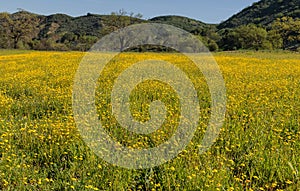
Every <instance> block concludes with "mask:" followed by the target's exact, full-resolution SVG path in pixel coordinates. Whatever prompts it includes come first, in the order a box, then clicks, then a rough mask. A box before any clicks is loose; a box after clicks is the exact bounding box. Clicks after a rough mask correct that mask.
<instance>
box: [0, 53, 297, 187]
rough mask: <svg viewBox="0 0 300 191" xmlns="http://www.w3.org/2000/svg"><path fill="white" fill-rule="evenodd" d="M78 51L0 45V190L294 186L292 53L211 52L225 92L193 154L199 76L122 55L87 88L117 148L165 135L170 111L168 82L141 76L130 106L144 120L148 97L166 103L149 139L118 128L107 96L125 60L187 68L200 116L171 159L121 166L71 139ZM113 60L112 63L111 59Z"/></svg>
mask: <svg viewBox="0 0 300 191" xmlns="http://www.w3.org/2000/svg"><path fill="white" fill-rule="evenodd" d="M83 56H84V53H80V52H35V51H6V50H5V51H4V50H3V51H0V190H220V191H221V190H249V191H251V190H269V191H275V190H278V191H279V190H299V189H300V180H299V177H300V175H299V171H300V157H299V156H300V129H299V126H300V55H299V54H296V53H286V52H277V53H274V52H273V53H270V52H228V53H215V54H214V57H215V59H216V61H217V63H218V64H219V66H220V69H221V71H222V73H223V76H224V80H225V84H226V89H227V112H226V119H225V123H224V126H223V128H222V129H221V133H220V135H219V137H218V139H217V140H216V142H215V144H214V145H213V147H211V148H210V149H209V150H208V151H207V152H205V153H203V154H199V152H198V149H199V147H200V143H201V138H202V136H203V133H204V132H205V128H206V124H207V122H208V119H209V113H210V95H209V92H208V88H207V85H206V83H205V79H204V78H203V76H202V75H201V72H200V71H198V70H197V68H196V67H195V66H193V65H192V64H191V63H189V62H188V61H186V60H185V59H183V58H181V57H178V55H175V54H157V53H146V54H141V53H124V54H121V55H120V56H118V57H117V58H116V60H114V61H113V62H112V64H111V65H110V66H109V67H107V68H106V69H105V70H104V71H103V76H102V77H101V79H99V83H98V85H99V86H98V88H97V90H96V103H97V111H98V115H99V119H100V120H101V122H102V124H103V127H104V128H106V130H107V132H109V134H110V135H111V136H112V137H113V138H114V140H116V141H119V142H120V143H122V144H123V145H126V146H127V147H131V148H136V149H138V148H149V147H154V146H156V145H159V144H161V143H163V142H164V141H165V140H167V139H168V138H170V136H171V135H172V133H173V132H174V127H176V125H177V124H178V117H179V115H180V107H179V104H180V103H179V100H178V97H177V96H176V92H174V91H173V90H172V88H171V87H170V86H168V85H167V84H164V83H162V82H159V81H146V82H143V83H141V84H140V85H138V86H137V87H136V88H135V89H134V90H133V92H132V93H131V98H130V100H131V103H132V104H131V110H132V114H133V116H134V117H135V118H136V119H137V120H140V121H146V120H148V119H149V118H150V115H149V113H148V112H147V111H148V108H149V103H150V102H151V101H153V100H157V99H160V100H162V101H163V102H164V103H165V105H166V108H167V117H166V120H165V123H164V124H163V126H162V127H161V128H160V129H159V130H158V131H156V132H154V133H152V134H150V135H147V136H145V135H138V134H133V133H130V132H127V131H126V130H124V129H123V128H122V127H120V126H119V125H118V123H117V121H116V119H115V118H114V116H113V115H112V112H111V105H110V101H109V100H110V95H109V92H110V91H111V89H112V86H113V83H114V79H115V78H116V77H117V76H118V75H119V74H120V73H121V72H122V70H124V69H125V68H126V67H128V66H129V65H130V64H132V63H134V62H136V61H138V60H140V59H141V58H142V59H147V58H151V57H155V58H157V57H160V58H161V59H164V60H167V61H169V62H171V63H173V64H174V65H176V66H178V67H179V68H181V69H182V70H183V71H184V72H185V73H187V74H188V76H189V77H190V79H192V82H193V83H194V85H195V88H196V90H197V92H198V95H199V103H200V108H201V112H200V114H199V116H200V117H201V121H200V123H199V125H198V128H197V131H196V133H195V135H194V137H193V139H192V141H191V142H190V144H189V145H188V146H187V147H186V149H185V150H183V151H182V152H181V153H180V154H179V155H178V156H177V157H176V158H175V159H173V160H171V161H169V162H167V163H165V164H163V165H161V166H157V167H154V168H151V169H140V170H129V169H125V168H121V167H118V166H116V165H112V164H109V163H107V162H105V161H104V160H102V159H101V158H99V157H97V155H95V154H94V153H93V152H92V151H91V150H90V149H89V147H88V146H87V145H86V143H85V142H84V141H83V140H82V139H81V136H80V134H79V131H78V129H77V127H76V125H75V122H74V119H73V112H72V86H73V80H74V76H75V73H76V71H77V68H78V66H79V63H80V61H81V59H82V58H83ZM118 59H119V61H121V62H118Z"/></svg>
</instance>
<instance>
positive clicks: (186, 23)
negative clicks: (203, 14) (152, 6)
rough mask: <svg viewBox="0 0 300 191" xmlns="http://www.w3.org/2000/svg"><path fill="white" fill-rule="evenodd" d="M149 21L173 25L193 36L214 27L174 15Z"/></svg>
mask: <svg viewBox="0 0 300 191" xmlns="http://www.w3.org/2000/svg"><path fill="white" fill-rule="evenodd" d="M149 21H150V22H155V23H162V24H168V25H173V26H175V27H178V28H181V29H183V30H185V31H188V32H190V33H193V34H201V33H203V31H206V30H208V29H210V28H215V27H216V25H214V24H206V23H204V22H201V21H198V20H195V19H191V18H188V17H183V16H176V15H168V16H159V17H154V18H152V19H150V20H149Z"/></svg>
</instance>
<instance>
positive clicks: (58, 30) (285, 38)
mask: <svg viewBox="0 0 300 191" xmlns="http://www.w3.org/2000/svg"><path fill="white" fill-rule="evenodd" d="M299 18H300V0H261V1H259V2H256V3H253V5H252V6H249V7H246V8H245V9H243V10H242V11H241V12H239V13H237V14H235V15H233V16H232V17H230V18H229V19H228V20H226V21H224V22H222V23H220V24H207V23H204V22H201V21H198V20H195V19H191V18H188V17H183V16H176V15H169V16H158V17H154V18H151V19H149V20H145V19H142V15H140V14H136V15H133V14H127V13H126V12H125V11H120V12H116V13H112V14H111V15H99V14H91V13H87V14H86V15H84V16H79V17H72V16H69V15H66V14H53V15H49V16H44V15H38V14H34V13H30V12H27V11H24V10H20V11H19V12H16V13H13V14H9V13H0V26H1V27H0V48H6V49H12V48H14V49H36V50H80V51H86V50H88V49H89V48H90V47H91V46H92V45H93V44H94V43H95V42H97V40H99V39H100V38H101V37H102V36H104V35H106V34H109V33H110V32H112V31H114V30H117V29H120V28H123V27H126V26H128V25H131V24H137V23H149V22H150V23H153V22H154V23H162V24H169V25H173V26H175V27H178V28H181V29H184V30H186V31H188V32H190V33H192V34H194V35H196V36H197V37H199V39H200V40H202V41H203V42H204V44H205V45H207V46H208V47H209V49H210V50H212V51H215V50H237V49H256V50H258V49H292V50H298V49H300V48H299V47H300V46H299V43H300V20H299Z"/></svg>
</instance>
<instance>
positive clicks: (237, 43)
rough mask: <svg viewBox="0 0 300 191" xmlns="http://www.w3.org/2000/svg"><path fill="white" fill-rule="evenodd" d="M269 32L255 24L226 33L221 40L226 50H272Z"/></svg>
mask: <svg viewBox="0 0 300 191" xmlns="http://www.w3.org/2000/svg"><path fill="white" fill-rule="evenodd" d="M267 34H268V33H267V31H266V30H265V29H264V28H261V27H257V26H255V25H254V24H250V25H242V26H240V27H237V28H235V29H233V30H229V31H226V32H225V34H223V38H222V40H221V46H222V47H223V48H224V49H225V50H236V49H255V50H259V49H270V48H271V44H270V42H269V41H268V39H267Z"/></svg>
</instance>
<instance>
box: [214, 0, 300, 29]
mask: <svg viewBox="0 0 300 191" xmlns="http://www.w3.org/2000/svg"><path fill="white" fill-rule="evenodd" d="M284 16H285V17H292V18H300V0H261V1H259V2H256V3H253V5H252V6H249V7H247V8H245V9H243V10H242V11H241V12H239V13H237V14H235V15H233V16H232V17H230V18H229V19H228V20H226V21H224V22H222V23H221V24H219V25H218V28H219V29H223V28H235V27H238V26H241V25H247V24H250V23H253V24H256V25H259V26H266V27H269V26H270V24H271V23H272V22H273V21H274V20H276V19H277V18H282V17H284Z"/></svg>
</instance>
